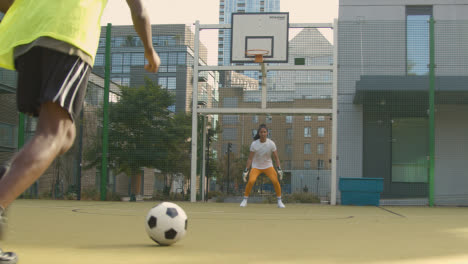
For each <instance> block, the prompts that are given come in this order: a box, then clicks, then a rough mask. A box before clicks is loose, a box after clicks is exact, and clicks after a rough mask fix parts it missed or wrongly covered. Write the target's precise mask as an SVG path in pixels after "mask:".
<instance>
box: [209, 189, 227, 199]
mask: <svg viewBox="0 0 468 264" xmlns="http://www.w3.org/2000/svg"><path fill="white" fill-rule="evenodd" d="M221 196H224V194H223V193H222V192H219V191H210V192H208V193H207V194H206V197H207V198H208V199H211V198H215V197H221Z"/></svg>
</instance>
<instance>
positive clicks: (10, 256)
mask: <svg viewBox="0 0 468 264" xmlns="http://www.w3.org/2000/svg"><path fill="white" fill-rule="evenodd" d="M17 262H18V256H17V255H16V254H15V253H14V252H3V251H2V250H1V249H0V264H16V263H17Z"/></svg>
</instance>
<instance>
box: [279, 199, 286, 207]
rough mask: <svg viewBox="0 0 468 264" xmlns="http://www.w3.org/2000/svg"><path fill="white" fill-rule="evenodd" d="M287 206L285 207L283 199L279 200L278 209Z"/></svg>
mask: <svg viewBox="0 0 468 264" xmlns="http://www.w3.org/2000/svg"><path fill="white" fill-rule="evenodd" d="M285 207H286V206H284V204H283V202H282V201H281V199H278V208H285Z"/></svg>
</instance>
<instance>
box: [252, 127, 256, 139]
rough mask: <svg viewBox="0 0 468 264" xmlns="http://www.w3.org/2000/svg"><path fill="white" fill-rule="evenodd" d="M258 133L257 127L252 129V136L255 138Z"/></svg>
mask: <svg viewBox="0 0 468 264" xmlns="http://www.w3.org/2000/svg"><path fill="white" fill-rule="evenodd" d="M256 135H257V129H252V138H254V137H255V136H256Z"/></svg>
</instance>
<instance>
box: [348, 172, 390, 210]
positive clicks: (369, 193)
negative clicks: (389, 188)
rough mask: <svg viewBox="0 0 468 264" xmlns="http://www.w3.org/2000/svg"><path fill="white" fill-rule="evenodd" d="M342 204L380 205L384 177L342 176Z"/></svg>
mask: <svg viewBox="0 0 468 264" xmlns="http://www.w3.org/2000/svg"><path fill="white" fill-rule="evenodd" d="M339 189H340V192H341V204H342V205H375V206H379V205H380V193H381V192H382V191H383V178H340V183H339Z"/></svg>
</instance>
